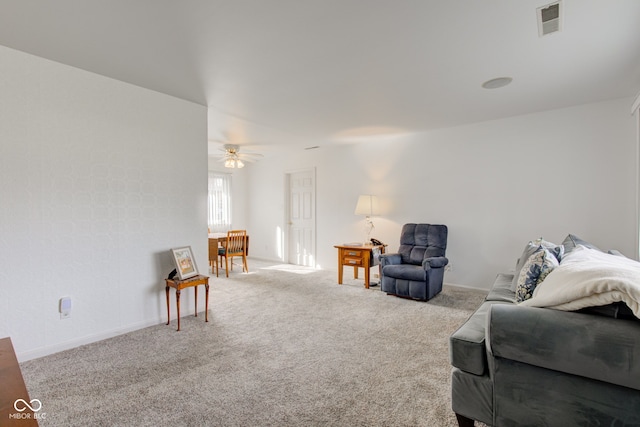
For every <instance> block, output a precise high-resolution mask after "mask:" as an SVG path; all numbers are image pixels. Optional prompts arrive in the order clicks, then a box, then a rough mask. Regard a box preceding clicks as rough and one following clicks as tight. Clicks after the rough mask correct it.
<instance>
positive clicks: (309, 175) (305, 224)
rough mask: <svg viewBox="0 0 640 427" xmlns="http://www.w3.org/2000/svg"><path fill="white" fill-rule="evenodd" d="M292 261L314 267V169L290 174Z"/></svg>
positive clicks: (289, 258) (289, 257) (289, 259)
mask: <svg viewBox="0 0 640 427" xmlns="http://www.w3.org/2000/svg"><path fill="white" fill-rule="evenodd" d="M287 181H288V183H289V193H288V196H289V197H288V198H289V218H288V224H289V230H288V231H289V251H288V252H289V256H288V262H289V263H290V264H296V265H304V266H309V267H315V263H316V259H315V245H316V183H315V172H314V171H313V170H307V171H301V172H293V173H290V174H288V180H287Z"/></svg>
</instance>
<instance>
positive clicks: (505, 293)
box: [485, 273, 516, 303]
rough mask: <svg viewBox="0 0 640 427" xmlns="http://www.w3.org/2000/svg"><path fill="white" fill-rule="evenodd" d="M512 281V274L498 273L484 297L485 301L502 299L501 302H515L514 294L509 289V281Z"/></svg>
mask: <svg viewBox="0 0 640 427" xmlns="http://www.w3.org/2000/svg"><path fill="white" fill-rule="evenodd" d="M512 281H513V274H504V273H500V274H498V276H497V277H496V280H495V282H494V284H493V287H492V288H491V290H490V291H489V294H488V295H487V297H486V298H485V300H486V301H502V302H511V303H515V302H516V294H515V292H513V291H512V290H511V282H512Z"/></svg>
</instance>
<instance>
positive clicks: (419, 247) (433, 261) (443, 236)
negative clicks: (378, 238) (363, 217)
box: [380, 224, 449, 301]
mask: <svg viewBox="0 0 640 427" xmlns="http://www.w3.org/2000/svg"><path fill="white" fill-rule="evenodd" d="M447 232H448V230H447V226H446V225H431V224H405V225H404V226H403V227H402V234H401V236H400V249H398V253H395V254H383V255H380V270H381V272H382V288H381V289H382V291H384V292H386V293H387V294H391V295H396V296H399V297H405V298H413V299H417V300H421V301H427V300H430V299H431V298H433V297H434V296H436V295H437V294H438V293H440V291H441V290H442V281H443V279H444V267H445V265H447V264H448V263H449V260H448V259H447V258H446V257H445V256H444V255H445V251H446V249H447Z"/></svg>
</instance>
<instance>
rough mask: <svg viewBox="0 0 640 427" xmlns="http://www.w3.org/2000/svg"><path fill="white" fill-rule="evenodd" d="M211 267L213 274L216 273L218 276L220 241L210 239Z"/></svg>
mask: <svg viewBox="0 0 640 427" xmlns="http://www.w3.org/2000/svg"><path fill="white" fill-rule="evenodd" d="M209 265H210V266H211V274H213V273H216V276H218V240H217V239H209Z"/></svg>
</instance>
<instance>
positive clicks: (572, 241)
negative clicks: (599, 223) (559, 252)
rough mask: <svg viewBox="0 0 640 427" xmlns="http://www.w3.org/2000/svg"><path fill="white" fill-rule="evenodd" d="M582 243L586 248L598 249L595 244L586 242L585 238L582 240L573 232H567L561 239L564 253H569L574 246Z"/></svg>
mask: <svg viewBox="0 0 640 427" xmlns="http://www.w3.org/2000/svg"><path fill="white" fill-rule="evenodd" d="M578 245H582V246H584V247H586V248H590V249H596V250H598V251H599V250H600V249H599V248H598V247H596V245H594V244H592V243H589V242H587V241H586V240H582V239H581V238H579V237H578V236H576V235H575V234H568V235H567V237H565V238H564V240H563V241H562V247H563V248H564V252H565V253H569V252H571V251H572V250H574V249H575V247H576V246H578Z"/></svg>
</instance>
